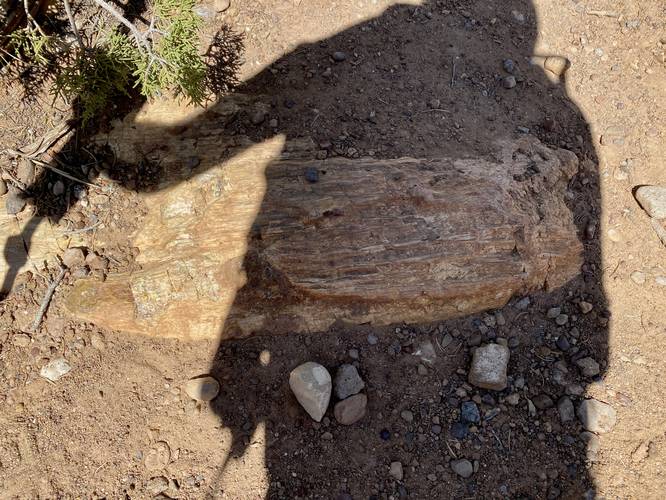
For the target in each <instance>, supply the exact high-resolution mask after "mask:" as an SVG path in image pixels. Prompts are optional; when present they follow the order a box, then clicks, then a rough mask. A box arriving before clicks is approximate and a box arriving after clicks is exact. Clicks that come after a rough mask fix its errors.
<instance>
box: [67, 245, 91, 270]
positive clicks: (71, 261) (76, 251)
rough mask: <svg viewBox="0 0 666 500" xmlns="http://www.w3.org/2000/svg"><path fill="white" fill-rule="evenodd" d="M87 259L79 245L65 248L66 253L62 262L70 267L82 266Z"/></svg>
mask: <svg viewBox="0 0 666 500" xmlns="http://www.w3.org/2000/svg"><path fill="white" fill-rule="evenodd" d="M85 260H86V258H85V255H84V254H83V250H81V249H80V248H78V247H73V248H68V249H67V250H65V253H63V254H62V263H63V264H64V265H65V266H66V267H68V268H69V269H72V268H74V267H78V266H82V265H83V263H84V262H85Z"/></svg>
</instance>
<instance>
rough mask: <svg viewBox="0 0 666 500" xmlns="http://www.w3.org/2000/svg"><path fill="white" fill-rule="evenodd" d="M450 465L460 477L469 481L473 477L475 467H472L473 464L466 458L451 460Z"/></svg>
mask: <svg viewBox="0 0 666 500" xmlns="http://www.w3.org/2000/svg"><path fill="white" fill-rule="evenodd" d="M449 464H450V465H451V469H453V472H455V473H456V474H458V475H459V476H460V477H463V478H465V479H467V478H468V477H471V476H472V474H474V466H473V465H472V462H470V461H469V460H467V459H466V458H461V459H458V460H451V462H450V463H449Z"/></svg>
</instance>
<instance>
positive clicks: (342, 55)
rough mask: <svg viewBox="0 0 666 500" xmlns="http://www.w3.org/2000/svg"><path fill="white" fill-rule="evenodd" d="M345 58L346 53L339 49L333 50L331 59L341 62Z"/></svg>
mask: <svg viewBox="0 0 666 500" xmlns="http://www.w3.org/2000/svg"><path fill="white" fill-rule="evenodd" d="M345 59H347V54H345V53H344V52H341V51H337V52H333V60H334V61H335V62H342V61H344V60H345Z"/></svg>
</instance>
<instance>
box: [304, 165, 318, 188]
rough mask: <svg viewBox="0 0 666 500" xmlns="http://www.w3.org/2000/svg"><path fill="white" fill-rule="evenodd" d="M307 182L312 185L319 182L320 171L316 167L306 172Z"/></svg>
mask: <svg viewBox="0 0 666 500" xmlns="http://www.w3.org/2000/svg"><path fill="white" fill-rule="evenodd" d="M305 180H306V181H308V182H309V183H310V184H314V183H316V182H319V170H317V169H316V168H315V167H309V168H307V169H306V170H305Z"/></svg>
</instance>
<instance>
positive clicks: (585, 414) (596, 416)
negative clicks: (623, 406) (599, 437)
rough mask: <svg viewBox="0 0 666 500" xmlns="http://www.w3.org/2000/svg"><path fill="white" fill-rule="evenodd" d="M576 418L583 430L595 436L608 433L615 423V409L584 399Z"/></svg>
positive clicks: (594, 400)
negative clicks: (595, 434)
mask: <svg viewBox="0 0 666 500" xmlns="http://www.w3.org/2000/svg"><path fill="white" fill-rule="evenodd" d="M577 414H578V418H579V419H580V422H581V424H583V427H584V428H585V430H587V431H590V432H595V433H597V434H600V433H604V432H610V431H611V430H612V429H613V427H614V426H615V422H616V421H617V413H616V412H615V409H614V408H613V407H612V406H611V405H609V404H607V403H603V402H601V401H597V400H596V399H586V400H585V401H583V402H582V403H581V404H580V406H578V412H577Z"/></svg>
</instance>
